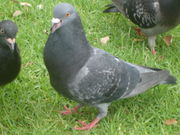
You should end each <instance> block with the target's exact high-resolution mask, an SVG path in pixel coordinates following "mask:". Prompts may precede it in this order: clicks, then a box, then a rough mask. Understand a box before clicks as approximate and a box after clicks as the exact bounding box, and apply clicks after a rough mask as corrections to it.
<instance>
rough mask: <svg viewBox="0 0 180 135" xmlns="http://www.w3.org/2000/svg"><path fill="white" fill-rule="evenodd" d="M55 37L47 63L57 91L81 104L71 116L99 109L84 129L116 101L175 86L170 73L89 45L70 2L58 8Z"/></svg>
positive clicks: (50, 42)
mask: <svg viewBox="0 0 180 135" xmlns="http://www.w3.org/2000/svg"><path fill="white" fill-rule="evenodd" d="M52 23H53V25H52V28H51V34H50V35H49V37H48V40H47V42H46V45H45V48H44V62H45V65H46V68H47V69H48V72H49V77H50V82H51V85H52V86H53V87H54V89H55V90H56V91H57V92H59V93H60V94H62V95H63V96H65V97H67V98H69V99H71V100H74V101H76V102H78V103H79V105H78V106H76V107H75V108H73V109H69V108H67V107H65V111H64V112H62V113H63V114H71V113H72V112H75V111H77V109H78V108H79V107H81V106H84V105H89V106H93V107H96V108H97V109H98V110H99V114H98V115H97V117H96V118H95V119H94V120H93V121H92V122H91V123H90V124H86V123H85V122H82V121H81V122H80V123H81V124H82V126H83V127H76V128H75V129H77V130H89V129H91V128H93V127H94V126H95V125H96V124H97V123H98V122H99V121H100V120H101V119H102V118H103V117H105V116H106V115H107V112H108V106H109V105H110V104H111V102H113V101H115V100H120V99H124V98H129V97H132V96H135V95H138V94H140V93H143V92H145V91H146V90H148V89H149V88H152V87H154V86H156V85H159V84H175V83H176V78H175V77H173V76H171V75H170V74H169V72H168V71H167V70H162V69H156V68H149V67H143V66H138V65H135V64H130V63H128V62H125V61H123V60H121V59H119V58H116V57H114V56H112V55H111V54H109V53H108V52H105V51H103V50H101V49H98V48H95V47H93V46H91V45H90V44H89V42H88V41H87V39H86V36H85V33H84V30H83V26H82V23H81V20H80V17H79V15H78V13H77V12H76V10H75V8H74V7H73V6H72V5H70V4H68V3H61V4H58V5H57V6H56V7H55V8H54V17H53V19H52Z"/></svg>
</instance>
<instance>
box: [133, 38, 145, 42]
mask: <svg viewBox="0 0 180 135" xmlns="http://www.w3.org/2000/svg"><path fill="white" fill-rule="evenodd" d="M133 41H135V42H136V41H137V42H140V41H144V39H139V38H134V39H133Z"/></svg>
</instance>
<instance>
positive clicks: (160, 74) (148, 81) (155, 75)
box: [122, 68, 176, 98]
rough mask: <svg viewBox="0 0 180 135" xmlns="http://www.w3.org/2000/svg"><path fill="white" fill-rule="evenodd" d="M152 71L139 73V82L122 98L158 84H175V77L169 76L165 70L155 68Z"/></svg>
mask: <svg viewBox="0 0 180 135" xmlns="http://www.w3.org/2000/svg"><path fill="white" fill-rule="evenodd" d="M151 70H152V68H151ZM154 71H155V72H144V73H141V79H142V80H141V82H140V83H139V84H137V86H136V88H135V89H133V90H132V91H131V92H130V93H128V94H127V95H124V96H123V97H122V98H128V97H132V96H135V95H138V94H140V93H143V92H145V91H147V90H148V89H149V88H152V87H154V86H156V85H159V84H176V78H175V77H174V76H171V75H170V74H169V72H168V71H167V70H160V69H155V70H154Z"/></svg>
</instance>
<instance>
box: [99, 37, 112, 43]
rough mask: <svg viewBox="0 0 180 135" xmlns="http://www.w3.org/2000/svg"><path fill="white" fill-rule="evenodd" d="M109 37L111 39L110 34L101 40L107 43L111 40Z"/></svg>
mask: <svg viewBox="0 0 180 135" xmlns="http://www.w3.org/2000/svg"><path fill="white" fill-rule="evenodd" d="M109 39H110V38H109V36H106V37H103V38H101V40H100V41H101V43H102V44H107V42H108V41H109Z"/></svg>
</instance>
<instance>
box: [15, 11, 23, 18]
mask: <svg viewBox="0 0 180 135" xmlns="http://www.w3.org/2000/svg"><path fill="white" fill-rule="evenodd" d="M21 14H22V12H21V11H20V10H16V11H15V12H14V13H13V17H16V16H19V15H21Z"/></svg>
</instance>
